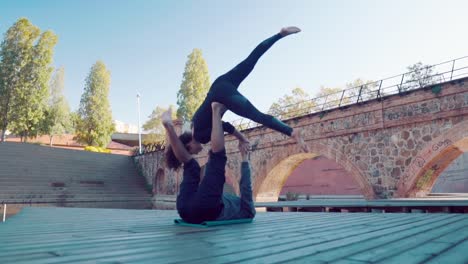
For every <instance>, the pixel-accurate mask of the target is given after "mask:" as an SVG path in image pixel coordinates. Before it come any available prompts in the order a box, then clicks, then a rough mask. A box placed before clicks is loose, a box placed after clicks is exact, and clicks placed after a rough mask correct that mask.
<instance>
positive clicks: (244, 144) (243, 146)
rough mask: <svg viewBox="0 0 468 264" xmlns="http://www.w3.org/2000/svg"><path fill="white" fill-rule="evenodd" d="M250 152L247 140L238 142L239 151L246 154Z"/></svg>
mask: <svg viewBox="0 0 468 264" xmlns="http://www.w3.org/2000/svg"><path fill="white" fill-rule="evenodd" d="M249 150H250V142H249V141H248V140H239V151H240V152H242V151H244V152H248V151H249Z"/></svg>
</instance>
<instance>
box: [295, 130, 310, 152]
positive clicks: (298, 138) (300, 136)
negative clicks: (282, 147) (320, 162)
mask: <svg viewBox="0 0 468 264" xmlns="http://www.w3.org/2000/svg"><path fill="white" fill-rule="evenodd" d="M291 137H292V138H293V139H294V140H295V141H296V143H297V144H298V145H299V147H300V148H301V149H302V151H304V152H306V153H307V152H309V147H308V146H307V145H306V143H305V141H304V135H303V134H302V130H301V129H300V128H294V130H293V132H292V134H291Z"/></svg>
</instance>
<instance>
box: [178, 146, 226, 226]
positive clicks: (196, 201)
mask: <svg viewBox="0 0 468 264" xmlns="http://www.w3.org/2000/svg"><path fill="white" fill-rule="evenodd" d="M209 155H210V157H209V159H208V163H207V164H206V167H205V176H204V177H203V180H202V181H201V183H200V166H199V165H198V163H197V162H196V161H195V159H191V160H190V161H189V162H187V163H185V164H184V172H183V176H184V178H183V180H182V183H181V184H180V192H179V195H178V196H177V211H178V212H179V215H180V217H182V219H184V221H187V222H189V223H194V224H199V223H201V222H203V221H213V220H215V219H216V218H217V217H218V216H219V214H220V213H221V211H222V210H223V207H224V206H223V202H222V196H223V187H224V182H225V180H226V176H225V167H226V161H227V157H226V151H225V150H222V151H220V152H216V153H213V152H211V151H210V154H209Z"/></svg>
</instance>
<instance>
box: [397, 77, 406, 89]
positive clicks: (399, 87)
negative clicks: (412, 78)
mask: <svg viewBox="0 0 468 264" xmlns="http://www.w3.org/2000/svg"><path fill="white" fill-rule="evenodd" d="M404 78H405V74H404V73H403V74H402V75H401V82H400V86H397V87H398V93H401V88H402V86H403V79H404Z"/></svg>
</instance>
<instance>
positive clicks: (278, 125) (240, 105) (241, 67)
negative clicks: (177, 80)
mask: <svg viewBox="0 0 468 264" xmlns="http://www.w3.org/2000/svg"><path fill="white" fill-rule="evenodd" d="M281 38H282V36H281V35H280V34H276V35H274V36H272V37H270V38H268V39H266V40H264V41H263V42H261V43H260V44H259V45H258V46H257V47H256V48H255V49H254V50H253V51H252V53H250V55H249V56H248V57H247V58H246V59H245V60H243V61H242V62H241V63H239V64H238V65H237V66H236V67H234V68H233V69H232V70H230V71H229V72H227V73H226V74H224V75H221V76H220V77H218V78H217V79H216V80H215V82H214V83H213V85H212V86H211V88H210V91H209V93H208V97H211V98H210V99H211V100H209V101H211V102H220V103H222V104H224V105H225V106H226V107H227V108H228V109H229V110H231V111H232V112H234V113H235V114H237V115H239V116H242V117H245V118H248V119H250V120H252V121H255V122H257V123H260V124H262V125H264V126H266V127H269V128H271V129H273V130H276V131H279V132H281V133H283V134H285V135H288V136H291V133H292V128H291V127H289V126H288V125H286V124H285V123H283V122H281V121H280V120H278V119H277V118H275V117H273V116H271V115H268V114H264V113H262V112H260V111H259V110H258V109H257V108H256V107H255V106H254V105H253V104H252V103H251V102H250V101H249V100H248V99H247V98H245V96H243V95H242V94H241V93H239V91H238V90H237V89H238V88H239V85H240V84H241V82H242V81H243V80H244V79H245V78H246V77H247V76H248V75H249V74H250V72H251V71H252V70H253V68H254V67H255V64H256V63H257V61H258V60H259V59H260V57H261V56H262V55H263V54H264V53H265V52H266V51H267V50H268V49H269V48H270V47H271V46H273V44H274V43H275V42H276V41H278V40H279V39H281ZM207 118H208V117H207ZM209 118H211V116H210V117H209Z"/></svg>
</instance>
